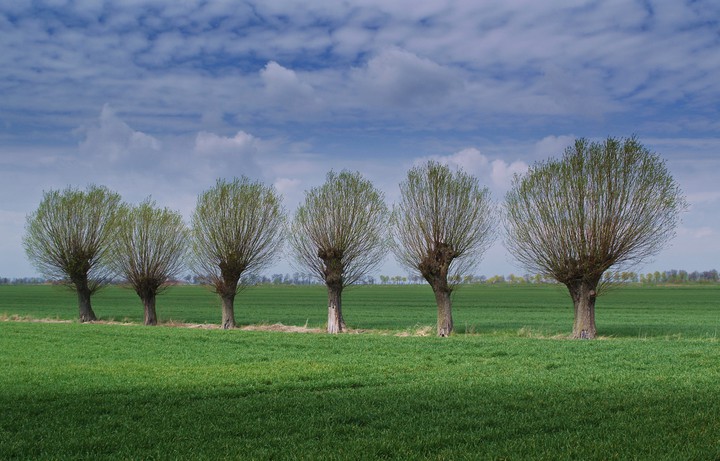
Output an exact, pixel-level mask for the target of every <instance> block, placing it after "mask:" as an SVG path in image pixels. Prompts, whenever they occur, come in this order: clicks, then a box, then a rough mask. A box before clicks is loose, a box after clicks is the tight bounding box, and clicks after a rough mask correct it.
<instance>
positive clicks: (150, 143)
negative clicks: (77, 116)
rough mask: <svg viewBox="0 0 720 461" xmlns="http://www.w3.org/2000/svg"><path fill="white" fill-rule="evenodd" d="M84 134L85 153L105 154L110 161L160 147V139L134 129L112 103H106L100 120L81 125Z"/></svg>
mask: <svg viewBox="0 0 720 461" xmlns="http://www.w3.org/2000/svg"><path fill="white" fill-rule="evenodd" d="M78 132H79V133H83V134H84V135H85V139H83V140H82V141H80V144H79V149H80V153H81V154H83V155H88V156H93V157H98V156H100V157H105V158H106V159H108V160H110V161H111V162H115V161H119V160H124V159H126V158H128V157H131V156H142V155H146V154H149V153H152V152H157V151H159V150H160V149H161V144H160V141H158V140H157V139H156V138H154V137H153V136H150V135H148V134H145V133H143V132H140V131H136V130H133V129H132V128H130V126H129V125H128V124H127V123H125V122H124V121H122V120H121V119H120V118H119V117H118V116H117V115H116V114H115V111H114V110H113V109H112V107H110V105H109V104H105V105H103V108H102V110H101V111H100V117H99V118H98V121H97V123H94V124H92V125H90V126H86V127H82V128H80V129H79V130H78Z"/></svg>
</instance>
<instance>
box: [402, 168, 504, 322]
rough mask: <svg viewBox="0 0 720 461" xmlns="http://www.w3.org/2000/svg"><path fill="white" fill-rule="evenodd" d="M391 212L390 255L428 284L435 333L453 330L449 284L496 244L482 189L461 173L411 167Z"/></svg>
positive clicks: (490, 207)
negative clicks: (432, 296)
mask: <svg viewBox="0 0 720 461" xmlns="http://www.w3.org/2000/svg"><path fill="white" fill-rule="evenodd" d="M400 193H401V198H400V203H398V204H397V205H396V206H395V209H394V210H393V214H392V218H391V225H392V231H393V237H394V244H393V251H394V253H395V255H396V257H397V259H398V260H399V262H400V263H401V264H402V265H404V266H405V267H407V268H408V269H410V270H411V271H414V272H419V273H420V275H422V276H423V278H424V279H425V280H426V281H427V282H428V283H429V284H430V286H431V287H432V290H433V293H434V294H435V301H436V303H437V334H438V336H449V335H450V333H452V331H453V319H452V300H451V297H450V295H451V293H452V291H453V288H454V285H453V283H452V282H451V281H452V280H461V279H462V275H463V274H467V273H469V272H470V271H471V270H472V269H473V268H474V267H476V266H477V265H478V264H479V263H480V260H481V259H482V255H483V254H484V252H485V251H486V250H487V248H488V247H489V246H490V245H491V244H492V242H493V241H494V239H495V231H494V229H495V225H494V208H495V207H494V205H493V203H492V200H491V199H490V192H489V191H488V189H487V188H483V187H481V186H480V183H479V181H478V180H477V178H475V177H473V176H471V175H469V174H467V173H465V172H464V171H462V170H457V171H452V170H451V169H450V168H449V167H448V166H446V165H442V164H440V163H437V162H434V161H430V162H427V163H425V164H424V165H420V166H416V167H414V168H412V169H411V170H410V171H409V172H408V174H407V179H406V180H405V181H404V182H403V183H402V184H400Z"/></svg>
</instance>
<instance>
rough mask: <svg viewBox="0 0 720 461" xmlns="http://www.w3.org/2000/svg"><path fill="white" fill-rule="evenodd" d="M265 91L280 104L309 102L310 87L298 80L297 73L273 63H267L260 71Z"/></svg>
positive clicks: (311, 90)
mask: <svg viewBox="0 0 720 461" xmlns="http://www.w3.org/2000/svg"><path fill="white" fill-rule="evenodd" d="M260 77H261V78H262V80H263V83H264V84H265V91H266V93H267V94H268V96H269V97H270V98H271V99H273V100H274V101H276V102H278V103H281V104H291V105H294V104H302V103H303V102H308V101H310V100H311V98H312V95H313V89H312V87H311V86H310V85H309V84H307V83H305V82H302V81H301V80H300V78H299V77H298V75H297V73H295V71H293V70H291V69H287V68H285V67H283V66H281V65H280V64H278V63H277V62H275V61H270V62H268V63H267V64H266V65H265V67H264V68H263V69H262V70H261V71H260Z"/></svg>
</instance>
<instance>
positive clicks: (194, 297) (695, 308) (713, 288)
mask: <svg viewBox="0 0 720 461" xmlns="http://www.w3.org/2000/svg"><path fill="white" fill-rule="evenodd" d="M719 299H720V286H718V285H707V286H701V285H694V286H683V287H643V286H633V287H626V288H620V289H617V290H615V291H612V292H610V293H608V294H607V295H606V296H604V297H601V298H599V300H598V305H597V323H598V332H599V334H600V335H605V336H614V337H646V336H650V337H652V336H666V335H679V336H683V337H700V338H702V337H717V336H718V332H719V331H720V315H718V308H720V306H718V300H719ZM93 303H94V308H95V311H96V313H97V314H98V315H99V316H100V317H101V318H103V319H115V320H123V319H129V320H131V321H134V322H141V321H142V306H141V304H140V302H139V300H138V298H137V296H136V295H135V294H134V292H132V291H130V290H126V289H122V288H117V287H111V288H108V289H106V290H105V291H102V292H101V293H99V294H98V295H97V296H95V297H94V298H93ZM325 303H326V294H325V290H324V288H323V287H320V286H310V287H307V286H305V287H292V286H262V287H254V288H251V289H248V290H246V291H244V292H242V293H241V294H240V295H239V296H238V298H237V299H236V318H237V321H238V322H239V323H240V324H256V323H278V322H280V323H284V324H286V325H304V324H305V323H307V324H308V325H309V326H313V327H316V326H322V325H323V324H324V323H325V321H326V316H327V314H326V307H325V306H326V304H325ZM76 305H77V301H76V299H75V296H74V294H73V293H72V292H70V291H69V290H66V289H63V288H59V287H50V286H0V314H3V313H4V314H8V315H12V314H19V315H29V316H32V317H36V318H45V317H51V318H54V317H57V318H61V319H75V318H77V307H76ZM158 312H159V316H160V319H161V321H163V320H165V321H167V320H176V321H183V322H192V323H219V321H220V308H219V301H218V299H217V297H216V296H215V295H214V294H212V293H211V292H209V291H208V290H206V289H204V288H201V287H194V286H181V287H174V288H171V289H170V290H168V291H167V292H166V293H165V294H163V295H161V296H160V297H159V298H158ZM344 312H345V318H346V321H347V323H348V325H349V326H351V327H353V328H362V329H365V328H371V329H388V330H403V329H411V328H413V327H415V326H416V325H421V326H423V325H433V324H434V323H435V315H436V314H435V307H434V298H433V296H432V293H431V291H430V288H429V287H428V286H426V285H422V286H360V287H354V288H352V289H349V290H346V293H345V295H344ZM454 319H455V325H456V328H457V330H458V331H459V332H464V331H468V332H476V333H488V332H501V333H506V332H512V333H517V332H518V330H520V329H525V331H530V332H533V333H538V334H544V335H556V334H567V333H569V331H570V330H571V328H572V309H571V303H570V299H569V296H568V295H567V293H566V291H565V290H563V289H562V287H559V286H509V285H498V286H488V285H474V286H463V287H461V289H459V290H458V291H457V292H456V293H455V294H454Z"/></svg>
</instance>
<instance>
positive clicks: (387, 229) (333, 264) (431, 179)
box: [24, 138, 685, 338]
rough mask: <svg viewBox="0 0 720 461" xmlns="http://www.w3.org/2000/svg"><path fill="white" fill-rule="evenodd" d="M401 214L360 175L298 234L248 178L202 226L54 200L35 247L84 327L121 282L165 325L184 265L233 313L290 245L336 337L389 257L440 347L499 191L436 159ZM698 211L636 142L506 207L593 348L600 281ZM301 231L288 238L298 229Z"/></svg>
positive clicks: (343, 181) (217, 198)
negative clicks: (416, 285) (565, 293)
mask: <svg viewBox="0 0 720 461" xmlns="http://www.w3.org/2000/svg"><path fill="white" fill-rule="evenodd" d="M400 193H401V194H400V200H399V202H398V203H397V204H395V206H394V207H393V209H392V212H391V211H390V210H389V209H388V207H387V206H386V204H385V201H384V197H383V194H382V193H381V192H380V191H379V190H377V189H376V188H375V187H374V186H373V185H372V183H371V182H370V181H368V180H367V179H365V178H363V177H362V175H361V174H360V173H357V172H355V173H353V172H348V171H343V172H340V173H335V172H330V173H328V175H327V177H326V181H325V183H324V184H323V185H322V186H319V187H316V188H313V189H310V190H309V191H307V192H306V194H305V200H304V201H303V202H302V203H301V205H300V206H299V207H298V209H297V211H296V212H295V215H294V217H293V220H292V222H291V223H290V225H289V226H286V222H285V212H284V210H283V208H282V205H281V199H280V197H279V196H278V194H277V193H276V191H275V190H274V189H273V188H272V187H267V186H265V185H263V184H261V183H259V182H253V181H251V180H249V179H247V178H245V177H242V178H240V179H234V180H232V181H224V180H218V182H217V184H216V185H215V187H213V188H211V189H209V190H207V191H205V192H203V193H202V194H200V196H199V197H198V202H197V206H196V208H195V211H194V212H193V215H192V219H191V225H190V227H189V228H186V227H185V225H184V223H183V221H182V218H181V216H180V215H179V214H178V213H176V212H173V211H171V210H168V209H160V208H157V207H156V206H155V204H154V203H153V202H151V201H149V200H146V201H144V202H143V203H141V204H139V205H137V206H132V205H128V204H123V203H121V200H120V197H119V196H118V195H117V194H115V193H113V192H111V191H109V190H107V189H106V188H104V187H97V186H91V187H89V188H88V189H87V190H86V191H79V190H76V189H72V188H68V189H66V190H64V191H51V192H48V193H46V194H45V195H44V197H43V200H42V202H41V204H40V206H39V207H38V210H37V211H36V212H35V213H33V214H32V215H30V216H28V223H27V233H26V236H25V239H24V245H25V249H26V252H27V254H28V256H29V258H30V259H31V260H32V261H33V262H34V264H35V265H36V267H37V268H38V269H39V270H40V271H41V272H42V273H43V274H44V275H45V276H46V277H50V278H55V279H58V280H63V281H64V282H65V283H67V284H68V285H71V286H72V287H74V289H75V290H76V292H77V294H78V306H79V314H80V320H81V321H90V320H94V319H95V318H96V317H95V314H94V312H93V311H92V307H91V304H90V297H91V295H92V294H93V293H94V292H95V291H97V289H99V288H100V287H101V286H103V284H105V283H107V282H108V280H110V279H111V278H113V277H121V278H122V279H124V280H126V281H127V283H128V284H129V285H130V286H132V287H133V288H134V289H135V291H136V292H137V294H138V296H139V297H140V298H141V299H142V302H143V305H144V307H145V323H146V324H155V323H156V322H157V316H156V314H155V297H156V295H157V294H158V293H159V292H160V291H161V290H162V289H163V288H164V287H166V286H167V284H168V282H169V281H170V280H172V279H173V278H176V277H177V276H178V274H179V273H180V272H181V271H182V270H183V267H185V265H186V263H187V265H188V266H189V267H190V268H191V269H192V271H193V272H194V273H195V274H196V276H197V277H199V278H200V279H201V280H202V281H203V282H204V283H206V284H208V285H209V286H211V287H212V288H213V289H214V291H215V292H216V293H217V294H218V295H219V296H220V298H221V301H222V326H223V327H224V328H232V327H234V326H235V317H234V307H233V306H234V299H235V296H236V294H237V292H238V290H239V289H240V288H241V287H242V286H243V281H247V280H250V279H252V277H253V276H257V274H258V273H259V271H260V270H261V269H263V268H265V267H267V265H268V264H270V263H271V262H272V260H273V258H274V257H275V256H277V255H278V253H279V252H280V251H281V249H282V247H283V242H284V241H285V240H286V237H287V241H288V243H289V247H290V251H291V253H292V255H293V258H294V260H295V261H296V264H297V266H298V268H300V269H301V270H302V271H303V272H309V273H310V274H312V275H313V276H314V277H316V278H317V279H318V280H320V281H322V282H323V283H324V284H325V285H326V287H327V293H328V324H327V330H328V332H330V333H338V332H342V331H343V330H345V322H344V319H343V315H342V291H343V289H344V288H345V287H347V286H348V285H351V284H354V283H358V282H360V281H364V280H367V277H368V274H369V273H370V272H371V271H373V270H375V269H376V268H377V266H378V265H379V264H380V262H381V261H382V259H383V258H384V256H385V255H386V253H387V252H388V250H391V251H392V253H394V254H395V256H396V258H397V259H398V261H399V262H400V263H401V264H403V265H404V266H405V267H406V268H408V269H409V270H410V271H412V272H413V273H414V274H417V275H418V276H421V277H422V278H423V279H424V280H425V281H427V282H428V283H429V284H430V286H431V288H432V290H433V293H434V295H435V299H436V303H437V310H438V320H437V332H438V335H439V336H447V335H449V334H451V333H452V331H453V321H452V304H451V298H450V294H451V292H452V290H453V289H454V287H455V285H456V283H457V282H459V281H462V280H463V276H464V275H467V274H469V273H471V271H472V270H473V269H474V268H475V267H476V266H477V264H478V263H479V262H480V260H481V259H482V255H483V253H484V252H485V250H486V249H487V248H488V246H489V245H490V244H491V243H492V242H493V240H494V238H495V236H496V226H497V224H498V221H499V219H498V216H499V215H500V213H499V212H498V210H497V209H496V206H495V204H494V203H493V202H492V200H491V198H490V194H489V191H488V189H487V188H485V187H482V186H481V185H480V184H479V181H478V180H477V178H475V177H472V176H470V175H468V174H467V173H465V172H464V171H462V170H451V169H450V168H449V167H447V166H445V165H442V164H439V163H437V162H433V161H430V162H427V163H425V164H423V165H419V166H416V167H414V168H412V169H410V171H409V172H408V174H407V177H406V179H405V180H404V181H403V182H402V183H401V184H400ZM684 208H685V202H684V199H683V197H682V194H681V193H680V190H679V188H678V187H677V185H676V184H675V182H674V180H673V179H672V177H671V176H670V175H669V173H668V172H667V170H666V168H665V165H664V163H663V162H662V161H661V160H660V159H659V157H658V156H656V155H655V154H652V153H650V152H649V151H648V150H647V149H645V148H644V147H643V146H642V145H641V144H640V143H639V142H638V141H637V140H636V139H635V138H629V139H624V140H617V139H613V138H608V139H607V140H606V141H605V142H602V143H589V142H588V141H586V140H584V139H579V140H577V141H576V142H575V144H574V146H571V147H569V148H568V149H567V150H566V151H565V153H564V156H563V157H562V158H561V159H559V160H549V161H547V162H543V163H539V164H536V165H535V166H533V167H532V168H531V169H530V171H529V172H528V173H527V174H526V175H524V176H522V177H520V176H516V177H515V179H514V182H513V186H512V188H511V190H510V192H508V194H507V196H506V198H505V204H504V213H502V216H503V223H504V227H505V231H506V232H505V234H506V242H505V243H506V246H507V248H508V249H509V250H510V252H511V253H512V254H513V255H514V256H515V257H516V258H517V259H518V261H520V262H521V263H522V264H523V265H524V266H525V267H526V268H527V269H529V270H531V271H533V272H536V273H539V274H542V275H543V276H544V277H551V278H552V279H554V280H556V281H558V282H560V283H563V284H565V285H566V286H567V287H568V289H569V291H570V294H571V296H572V299H573V303H574V305H575V324H574V327H573V335H574V336H575V337H578V338H593V337H595V334H596V329H595V320H594V308H595V298H596V296H597V295H598V294H599V289H600V287H601V285H602V282H603V281H604V280H605V279H604V278H603V274H604V273H605V272H606V271H607V270H608V269H610V268H611V267H616V268H617V267H621V266H622V265H625V264H630V263H637V262H640V261H642V260H644V259H646V258H647V257H649V256H651V255H653V254H655V253H656V252H657V251H659V249H660V248H661V247H662V245H663V244H664V243H665V242H666V241H667V240H668V239H669V238H670V237H671V236H672V233H673V231H674V228H675V225H676V223H677V221H678V217H679V214H680V212H681V211H682V210H683V209H684ZM286 228H288V229H289V231H290V232H289V233H288V232H286Z"/></svg>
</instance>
